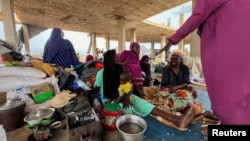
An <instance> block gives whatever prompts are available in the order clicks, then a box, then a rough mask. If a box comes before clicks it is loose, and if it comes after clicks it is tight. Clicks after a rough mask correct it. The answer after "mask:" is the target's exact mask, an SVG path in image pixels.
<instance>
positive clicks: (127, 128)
mask: <svg viewBox="0 0 250 141" xmlns="http://www.w3.org/2000/svg"><path fill="white" fill-rule="evenodd" d="M116 127H117V129H118V136H119V138H120V139H121V140H122V141H143V137H144V132H145V131H146V130H147V123H146V122H145V120H144V119H143V118H141V117H139V116H136V115H130V114H129V115H123V116H120V117H119V118H118V119H117V121H116Z"/></svg>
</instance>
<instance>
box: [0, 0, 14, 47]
mask: <svg viewBox="0 0 250 141" xmlns="http://www.w3.org/2000/svg"><path fill="white" fill-rule="evenodd" d="M1 9H2V14H3V25H4V33H5V41H6V42H7V43H8V44H10V45H11V46H13V47H15V48H16V49H17V32H16V23H15V17H14V8H13V2H12V0H2V7H1Z"/></svg>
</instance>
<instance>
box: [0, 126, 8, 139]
mask: <svg viewBox="0 0 250 141" xmlns="http://www.w3.org/2000/svg"><path fill="white" fill-rule="evenodd" d="M0 139H1V141H7V137H6V132H5V130H4V128H3V125H2V124H0Z"/></svg>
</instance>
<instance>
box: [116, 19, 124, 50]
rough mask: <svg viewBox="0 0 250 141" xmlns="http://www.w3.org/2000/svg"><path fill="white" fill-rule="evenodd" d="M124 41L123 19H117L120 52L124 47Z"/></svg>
mask: <svg viewBox="0 0 250 141" xmlns="http://www.w3.org/2000/svg"><path fill="white" fill-rule="evenodd" d="M125 42H126V30H125V19H124V18H122V17H121V18H119V19H118V52H117V53H120V52H122V51H123V50H124V49H125V46H126V44H125Z"/></svg>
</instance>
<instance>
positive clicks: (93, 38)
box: [91, 33, 97, 56]
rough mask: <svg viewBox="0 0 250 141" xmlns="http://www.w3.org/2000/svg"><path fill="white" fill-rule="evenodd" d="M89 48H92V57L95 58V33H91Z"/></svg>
mask: <svg viewBox="0 0 250 141" xmlns="http://www.w3.org/2000/svg"><path fill="white" fill-rule="evenodd" d="M91 38H92V40H91V42H92V43H91V45H92V46H91V48H92V55H93V56H96V55H97V47H96V33H91Z"/></svg>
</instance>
